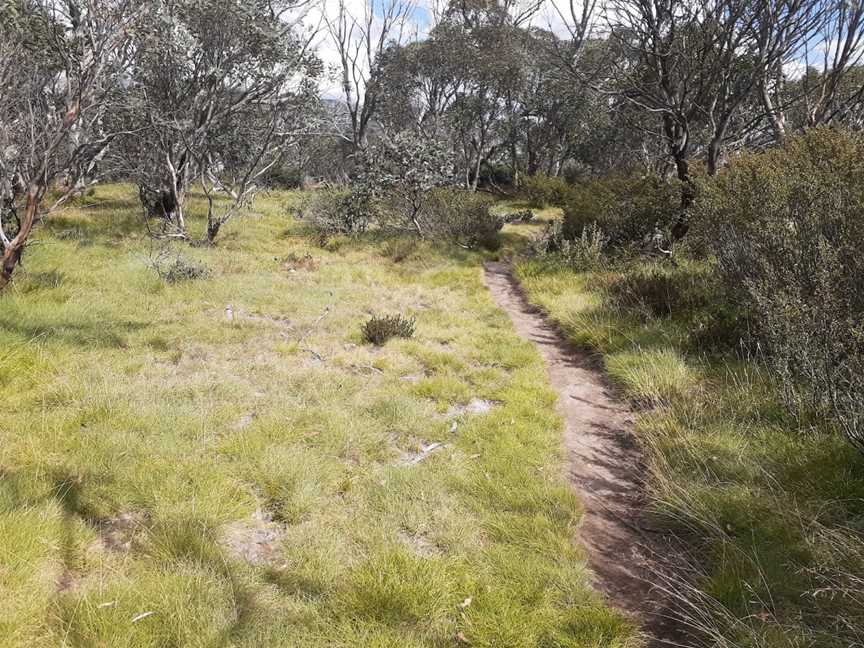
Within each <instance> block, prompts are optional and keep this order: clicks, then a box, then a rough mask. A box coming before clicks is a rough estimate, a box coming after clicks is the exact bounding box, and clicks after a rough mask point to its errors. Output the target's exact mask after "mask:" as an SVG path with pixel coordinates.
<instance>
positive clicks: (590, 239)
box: [530, 220, 608, 272]
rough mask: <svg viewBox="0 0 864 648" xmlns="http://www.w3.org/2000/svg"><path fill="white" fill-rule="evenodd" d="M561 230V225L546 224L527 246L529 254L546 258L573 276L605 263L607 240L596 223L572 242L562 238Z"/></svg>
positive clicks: (557, 223) (558, 223)
mask: <svg viewBox="0 0 864 648" xmlns="http://www.w3.org/2000/svg"><path fill="white" fill-rule="evenodd" d="M563 230H564V228H563V225H562V223H561V221H558V220H556V221H552V222H550V223H549V224H547V225H546V228H545V229H544V230H543V232H542V233H541V234H540V236H538V237H537V238H536V239H534V240H533V241H532V242H531V248H530V249H531V251H532V252H533V254H534V255H535V256H539V257H547V258H548V259H550V260H552V261H554V262H556V263H560V264H563V265H564V266H566V267H568V268H570V269H571V270H575V271H576V272H584V271H586V270H597V269H599V268H602V267H603V266H604V265H605V264H606V263H607V261H608V259H607V257H606V255H605V249H606V245H607V243H608V239H607V238H606V235H605V234H604V233H603V231H602V230H601V229H600V228H599V227H598V226H597V225H596V223H592V224H591V225H590V226H588V227H586V228H584V229H583V230H582V232H581V233H580V234H579V236H578V237H576V238H575V239H572V240H571V239H568V238H565V237H564V234H563Z"/></svg>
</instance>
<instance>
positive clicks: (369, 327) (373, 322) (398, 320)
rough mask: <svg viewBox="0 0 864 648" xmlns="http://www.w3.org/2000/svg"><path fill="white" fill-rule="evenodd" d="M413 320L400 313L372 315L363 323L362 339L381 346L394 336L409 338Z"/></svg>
mask: <svg viewBox="0 0 864 648" xmlns="http://www.w3.org/2000/svg"><path fill="white" fill-rule="evenodd" d="M414 324H415V320H414V318H413V317H411V318H408V317H403V316H402V315H382V316H378V315H373V316H372V317H371V318H369V320H367V321H366V323H365V324H363V331H362V333H363V341H364V342H368V343H369V344H374V345H376V346H381V345H382V344H384V343H385V342H387V340H389V339H390V338H394V337H401V338H410V337H412V336H413V335H414Z"/></svg>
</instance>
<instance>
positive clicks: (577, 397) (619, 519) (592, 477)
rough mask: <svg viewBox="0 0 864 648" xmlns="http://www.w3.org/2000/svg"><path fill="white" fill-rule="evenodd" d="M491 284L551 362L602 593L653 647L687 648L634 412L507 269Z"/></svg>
mask: <svg viewBox="0 0 864 648" xmlns="http://www.w3.org/2000/svg"><path fill="white" fill-rule="evenodd" d="M484 269H485V282H486V286H487V287H488V288H489V291H490V292H491V293H492V296H493V298H494V299H495V302H496V303H497V304H498V306H499V307H500V308H501V309H502V310H504V311H506V312H507V313H508V314H509V315H510V319H511V320H512V321H513V325H514V327H515V328H516V331H517V333H519V335H520V336H521V337H522V338H524V339H526V340H528V341H530V342H532V343H533V344H534V345H535V346H536V347H537V349H538V351H539V352H540V355H541V356H542V357H543V360H544V362H545V363H546V368H547V370H548V373H549V378H550V380H551V383H552V386H553V387H554V389H555V391H556V392H557V393H558V408H559V411H560V412H561V415H562V416H563V418H564V421H565V425H564V439H563V441H564V446H565V448H566V453H567V473H568V478H569V480H570V483H571V484H572V485H573V488H574V489H575V490H576V492H577V494H578V495H579V498H580V499H581V501H582V504H583V507H584V515H583V518H582V522H581V525H580V528H579V541H580V543H581V545H582V546H583V547H584V548H585V551H586V554H587V556H588V561H589V566H590V567H591V569H592V571H593V572H594V574H595V586H596V587H597V589H598V590H599V591H601V592H602V593H603V594H604V595H605V596H606V597H607V598H608V600H609V602H610V604H611V605H613V606H615V607H617V608H619V609H621V610H622V611H624V612H625V613H627V614H629V615H630V616H631V617H632V618H634V620H635V621H636V622H637V623H638V624H639V625H640V626H641V628H642V630H643V632H644V633H645V635H646V639H647V645H648V646H650V647H651V648H654V647H661V646H686V645H687V643H686V642H685V641H684V639H683V638H682V634H681V632H680V628H679V627H678V624H677V623H675V622H674V621H673V619H672V618H671V615H670V607H669V606H670V601H671V596H670V595H669V594H668V593H667V587H666V585H664V584H663V583H666V582H668V581H667V579H666V578H664V576H663V575H662V574H663V573H664V571H665V570H664V568H662V567H661V566H660V565H659V564H658V562H657V561H656V560H655V559H654V558H652V556H656V555H657V552H656V546H655V544H654V542H653V540H652V538H651V537H650V535H651V533H650V532H649V531H648V530H647V529H646V528H645V525H644V518H645V515H644V513H645V499H644V497H643V484H642V479H641V475H642V462H641V453H640V451H639V448H638V446H637V445H636V444H635V443H634V442H633V437H632V433H631V430H632V425H633V418H634V415H633V412H632V411H630V410H629V409H628V407H627V406H626V405H625V404H623V403H622V402H621V401H620V400H618V399H616V398H615V396H614V394H613V393H612V391H611V390H610V389H609V386H608V383H607V382H606V379H605V376H604V375H603V373H602V372H601V371H600V370H599V369H598V368H597V366H596V362H594V361H592V358H591V357H590V355H589V354H588V353H586V352H584V351H580V350H578V349H575V348H573V347H572V346H571V345H569V344H568V343H567V342H566V340H564V338H563V337H562V336H561V334H560V332H559V331H558V329H557V328H556V327H555V326H554V325H553V324H551V323H550V322H548V321H547V320H546V318H545V317H544V316H543V315H542V314H540V313H538V312H537V310H536V309H535V308H533V307H532V306H531V305H529V304H528V302H527V300H526V299H525V296H524V294H523V293H522V290H521V288H520V287H519V285H518V283H517V282H516V280H515V278H514V277H513V274H512V271H511V268H510V266H509V265H508V264H507V263H501V262H489V263H487V264H486V265H485V267H484Z"/></svg>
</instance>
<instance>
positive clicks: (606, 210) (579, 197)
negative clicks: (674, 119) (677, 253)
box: [563, 176, 680, 247]
mask: <svg viewBox="0 0 864 648" xmlns="http://www.w3.org/2000/svg"><path fill="white" fill-rule="evenodd" d="M679 201H680V194H679V191H678V188H677V187H676V186H675V185H674V184H672V183H669V182H666V181H664V180H663V179H661V178H658V177H656V176H648V177H646V178H634V177H614V176H613V177H609V178H603V179H597V180H589V181H586V182H583V183H580V184H577V185H575V186H573V187H572V189H571V191H570V193H569V197H568V200H567V203H566V205H565V206H564V230H563V235H564V238H567V239H571V240H573V239H576V238H578V237H579V236H581V234H582V230H583V229H585V228H586V227H589V226H591V225H592V224H593V223H596V224H597V225H598V226H599V227H600V229H602V230H603V232H604V233H605V234H606V236H607V237H608V238H609V244H610V245H611V246H612V247H625V246H631V245H634V244H641V243H643V242H644V241H645V240H646V237H647V238H650V237H651V236H652V234H653V233H654V232H655V230H660V231H667V230H668V229H669V228H670V227H671V225H672V224H673V222H674V220H675V216H676V214H677V210H678V204H679Z"/></svg>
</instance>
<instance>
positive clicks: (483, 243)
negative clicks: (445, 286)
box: [422, 188, 504, 251]
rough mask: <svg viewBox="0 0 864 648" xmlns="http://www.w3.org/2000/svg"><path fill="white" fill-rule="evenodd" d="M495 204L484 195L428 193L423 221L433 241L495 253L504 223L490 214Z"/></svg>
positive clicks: (444, 190) (460, 191) (450, 190)
mask: <svg viewBox="0 0 864 648" xmlns="http://www.w3.org/2000/svg"><path fill="white" fill-rule="evenodd" d="M493 204H494V201H493V200H492V199H491V198H490V197H489V196H486V195H484V194H479V193H475V192H470V191H466V190H464V189H456V188H440V189H436V190H434V191H432V192H430V194H429V197H428V200H427V202H426V208H425V210H424V213H423V216H422V219H423V224H424V229H425V230H426V231H427V232H428V233H429V235H430V236H431V237H432V238H442V239H445V240H449V241H452V242H454V243H456V244H457V245H461V246H463V247H468V248H472V249H473V248H483V249H486V250H493V251H494V250H497V249H498V248H500V247H501V238H500V232H501V228H502V227H503V226H504V220H503V219H502V218H501V217H500V216H497V215H495V214H493V213H492V211H491V208H492V206H493Z"/></svg>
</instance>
